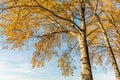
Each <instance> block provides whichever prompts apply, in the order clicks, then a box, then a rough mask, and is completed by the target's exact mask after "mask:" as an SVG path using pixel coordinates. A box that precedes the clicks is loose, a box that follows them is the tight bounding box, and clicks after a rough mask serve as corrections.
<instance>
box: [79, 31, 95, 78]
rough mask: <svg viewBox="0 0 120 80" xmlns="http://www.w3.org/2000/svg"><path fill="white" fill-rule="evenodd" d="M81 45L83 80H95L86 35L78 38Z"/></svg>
mask: <svg viewBox="0 0 120 80" xmlns="http://www.w3.org/2000/svg"><path fill="white" fill-rule="evenodd" d="M78 40H79V44H80V56H81V68H82V72H81V74H82V80H93V78H92V71H91V65H90V59H89V53H88V46H87V40H86V36H85V34H84V33H82V36H81V35H80V36H78Z"/></svg>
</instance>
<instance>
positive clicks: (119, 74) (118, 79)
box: [97, 15, 120, 80]
mask: <svg viewBox="0 0 120 80" xmlns="http://www.w3.org/2000/svg"><path fill="white" fill-rule="evenodd" d="M97 18H98V20H99V25H100V28H101V29H102V32H103V34H104V40H105V44H106V47H107V49H108V55H109V59H110V62H111V63H112V67H113V70H114V73H115V76H116V80H120V71H119V68H118V65H117V62H116V59H115V56H114V53H113V50H112V47H111V45H110V42H109V39H108V36H107V33H106V31H105V29H104V26H103V25H102V22H101V20H100V18H99V16H98V15H97Z"/></svg>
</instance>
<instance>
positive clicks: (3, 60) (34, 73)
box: [0, 46, 115, 80]
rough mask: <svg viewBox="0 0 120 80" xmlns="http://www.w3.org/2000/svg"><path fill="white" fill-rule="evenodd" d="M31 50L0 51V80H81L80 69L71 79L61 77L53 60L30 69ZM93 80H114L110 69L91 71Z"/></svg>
mask: <svg viewBox="0 0 120 80" xmlns="http://www.w3.org/2000/svg"><path fill="white" fill-rule="evenodd" d="M0 48H1V46H0ZM32 53H33V50H32V49H31V50H23V51H17V50H16V51H11V50H7V49H0V80H81V77H80V69H77V70H76V71H75V74H74V76H73V77H63V76H62V75H61V71H60V70H59V68H57V65H56V63H55V61H54V60H52V61H50V62H49V63H47V64H46V66H45V67H44V68H33V69H32V67H31V64H30V60H31V56H32ZM93 77H94V80H115V76H114V74H113V71H112V69H110V70H108V72H107V73H105V72H104V71H102V70H101V69H97V70H93Z"/></svg>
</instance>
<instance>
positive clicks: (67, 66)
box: [58, 54, 76, 76]
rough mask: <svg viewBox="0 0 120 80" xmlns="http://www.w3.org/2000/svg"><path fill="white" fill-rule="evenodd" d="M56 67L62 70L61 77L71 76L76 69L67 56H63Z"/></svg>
mask: <svg viewBox="0 0 120 80" xmlns="http://www.w3.org/2000/svg"><path fill="white" fill-rule="evenodd" d="M58 67H59V68H60V69H61V70H62V75H63V76H69V75H73V71H74V69H76V67H75V66H74V65H73V63H72V59H71V57H69V56H68V55H67V54H63V55H62V57H61V58H60V59H58Z"/></svg>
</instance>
